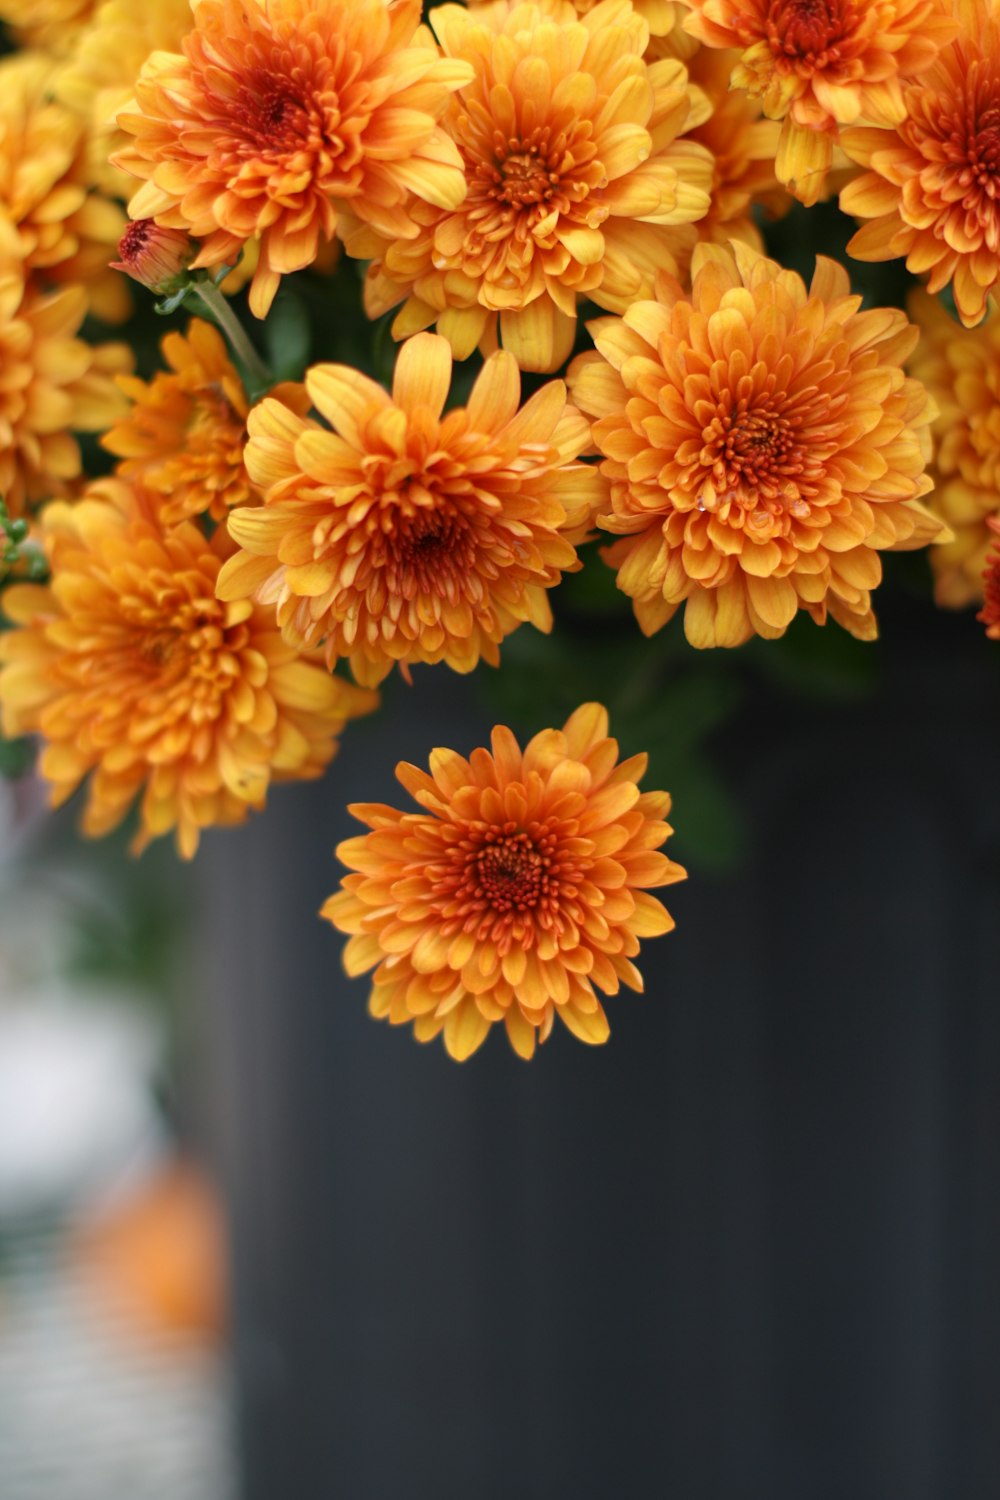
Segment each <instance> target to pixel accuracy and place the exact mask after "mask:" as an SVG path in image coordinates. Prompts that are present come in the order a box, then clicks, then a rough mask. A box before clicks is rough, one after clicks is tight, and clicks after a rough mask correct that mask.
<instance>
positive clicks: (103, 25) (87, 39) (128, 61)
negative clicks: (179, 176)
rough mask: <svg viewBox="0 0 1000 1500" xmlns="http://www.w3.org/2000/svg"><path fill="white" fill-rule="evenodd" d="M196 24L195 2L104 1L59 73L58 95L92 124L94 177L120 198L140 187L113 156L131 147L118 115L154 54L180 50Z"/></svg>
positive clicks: (90, 151) (91, 173) (90, 162)
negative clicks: (144, 65)
mask: <svg viewBox="0 0 1000 1500" xmlns="http://www.w3.org/2000/svg"><path fill="white" fill-rule="evenodd" d="M0 3H2V0H0ZM193 24H194V23H193V18H192V15H191V0H153V3H152V4H146V5H142V4H136V0H104V3H103V4H101V5H98V6H97V9H96V10H95V12H94V15H93V17H92V18H91V20H90V22H89V23H88V25H87V26H86V27H85V28H84V29H83V31H82V32H81V34H80V37H79V39H78V41H77V44H76V46H75V47H74V49H73V52H72V54H71V56H70V57H68V58H67V60H66V62H65V64H64V65H63V67H61V68H60V70H59V72H58V73H57V75H56V78H55V80H54V88H55V91H56V94H57V96H58V97H59V99H61V100H62V101H63V103H65V104H67V105H69V107H70V108H71V109H73V110H74V111H75V112H76V114H77V115H79V116H80V118H81V119H82V120H84V121H85V123H86V128H87V139H88V172H89V176H90V180H91V181H92V182H93V183H94V184H95V186H98V187H100V188H101V189H102V190H103V191H104V192H106V193H109V194H111V195H112V196H114V197H116V198H127V197H128V196H129V194H130V193H132V192H134V190H135V179H134V178H133V177H130V176H129V174H128V173H127V172H123V171H121V169H120V168H118V167H115V166H112V164H111V162H110V161H109V160H108V158H109V157H110V156H111V154H112V152H114V151H121V150H123V149H124V148H125V147H126V146H127V145H128V136H127V135H126V134H125V133H124V131H122V130H120V129H119V127H118V125H117V123H116V121H117V116H118V114H119V112H120V111H121V110H123V109H124V108H125V107H126V106H127V105H128V103H129V102H130V100H131V99H132V98H133V97H134V95H135V86H136V82H137V80H138V77H139V74H140V73H141V72H142V66H143V63H144V62H145V61H146V59H147V58H148V57H149V56H150V54H151V53H153V52H175V53H176V52H179V51H180V49H181V42H182V40H183V38H184V37H185V36H186V35H187V33H188V32H189V31H190V30H191V27H192V25H193Z"/></svg>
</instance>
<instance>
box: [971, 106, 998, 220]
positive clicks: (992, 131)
mask: <svg viewBox="0 0 1000 1500" xmlns="http://www.w3.org/2000/svg"><path fill="white" fill-rule="evenodd" d="M976 123H977V127H978V128H977V130H976V133H975V135H974V136H973V137H972V139H971V140H970V142H969V164H970V166H971V167H972V169H973V174H974V176H975V179H976V182H977V184H978V186H979V187H980V188H982V189H983V191H984V192H986V193H988V194H989V196H990V197H991V198H993V197H996V195H997V190H998V187H1000V105H996V104H994V105H991V107H990V108H989V109H985V110H984V111H983V113H982V114H981V115H980V117H979V119H978V121H977V122H976Z"/></svg>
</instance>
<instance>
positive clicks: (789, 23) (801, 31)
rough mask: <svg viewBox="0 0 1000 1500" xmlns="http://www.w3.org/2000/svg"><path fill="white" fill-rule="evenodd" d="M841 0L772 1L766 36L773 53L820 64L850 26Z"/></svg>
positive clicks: (841, 39) (840, 40) (826, 60)
mask: <svg viewBox="0 0 1000 1500" xmlns="http://www.w3.org/2000/svg"><path fill="white" fill-rule="evenodd" d="M846 10H847V6H846V5H845V4H844V0H790V3H789V0H771V5H770V7H769V9H768V15H767V38H768V41H769V42H770V44H771V51H772V52H773V53H774V54H775V55H776V56H785V57H790V58H795V59H797V60H803V59H808V60H809V61H810V62H812V63H814V64H815V65H816V66H822V65H824V64H825V63H827V62H828V61H830V60H831V59H830V58H829V57H828V56H827V54H828V53H829V52H830V51H831V50H833V49H835V48H836V47H837V45H838V43H840V42H842V41H843V40H844V38H845V35H846V33H847V31H848V29H849V23H850V17H849V15H845V11H846Z"/></svg>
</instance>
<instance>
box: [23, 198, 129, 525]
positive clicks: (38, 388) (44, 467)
mask: <svg viewBox="0 0 1000 1500" xmlns="http://www.w3.org/2000/svg"><path fill="white" fill-rule="evenodd" d="M0 241H6V242H7V244H8V246H15V245H16V235H15V232H14V230H13V228H12V227H11V226H10V225H9V224H4V222H3V221H0ZM86 312H87V295H86V293H85V292H84V290H83V288H82V287H71V286H67V287H63V288H62V290H61V291H58V292H53V293H51V294H50V295H48V296H43V295H41V294H40V293H39V292H37V291H35V290H33V289H32V288H30V287H27V288H26V287H25V282H24V271H23V268H22V266H21V264H20V262H19V261H18V260H17V259H16V258H14V257H13V256H11V255H10V254H8V255H7V256H3V254H2V253H0V495H2V496H3V498H4V501H5V503H6V505H7V509H8V511H9V512H10V514H11V515H15V516H16V515H20V514H22V513H23V512H24V510H25V508H26V506H27V505H28V504H30V503H31V502H33V501H37V500H47V499H49V498H51V497H52V496H54V495H66V494H68V493H70V491H71V489H72V488H73V483H74V481H75V480H78V479H79V477H80V471H81V461H80V448H79V444H78V443H77V441H76V439H75V438H74V437H73V436H72V434H73V433H74V432H101V431H103V430H104V428H105V427H107V426H108V424H109V423H110V422H113V421H114V419H115V418H116V417H117V416H119V415H120V413H121V412H122V411H123V410H124V407H125V399H124V397H123V396H122V394H121V392H120V391H119V390H118V388H117V386H116V384H115V380H114V376H115V375H116V374H118V373H123V372H125V371H127V370H129V369H131V364H132V360H131V355H130V353H129V351H128V349H127V348H126V347H125V345H123V344H101V345H97V346H94V345H91V344H86V343H84V342H83V340H82V339H78V338H76V337H75V335H76V333H77V332H78V330H79V328H80V325H81V323H82V322H83V319H84V317H85V315H86Z"/></svg>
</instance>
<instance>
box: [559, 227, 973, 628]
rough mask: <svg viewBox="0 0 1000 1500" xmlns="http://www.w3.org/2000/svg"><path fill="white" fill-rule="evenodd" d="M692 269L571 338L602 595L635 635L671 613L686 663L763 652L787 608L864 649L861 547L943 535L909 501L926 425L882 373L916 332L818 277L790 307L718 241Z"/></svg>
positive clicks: (758, 269) (903, 381)
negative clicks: (627, 616) (587, 434)
mask: <svg viewBox="0 0 1000 1500" xmlns="http://www.w3.org/2000/svg"><path fill="white" fill-rule="evenodd" d="M693 265H694V284H693V289H692V291H691V293H690V295H687V294H686V293H685V292H684V291H682V289H681V287H680V286H679V285H678V284H677V283H676V282H674V281H672V280H671V279H670V278H666V277H665V278H663V279H662V281H661V283H660V286H659V288H658V300H657V301H655V302H639V303H637V304H636V305H635V306H634V307H632V308H630V309H629V311H628V312H627V313H626V315H625V317H624V319H617V318H606V319H599V320H598V321H597V322H596V323H593V324H591V325H590V326H591V329H592V332H593V334H594V339H595V342H596V344H597V348H598V350H599V351H600V352H599V353H597V354H591V355H583V356H581V357H580V358H579V359H578V360H577V361H576V363H575V364H574V366H573V367H571V369H570V374H569V382H570V389H571V391H572V394H573V397H574V399H575V400H576V401H577V403H578V404H579V406H580V407H581V408H582V409H583V411H585V412H587V413H589V414H591V415H593V416H595V417H597V418H599V420H598V421H597V422H596V423H595V425H594V440H595V442H596V443H597V446H598V448H599V449H600V451H601V452H602V453H603V454H604V455H605V456H606V457H605V462H604V463H603V464H602V468H603V470H604V473H605V474H606V475H607V477H608V479H609V480H610V482H611V511H610V513H609V514H608V515H605V516H601V517H599V518H598V519H599V524H600V525H601V526H603V527H605V528H606V529H607V530H608V531H612V532H618V533H622V534H623V535H622V540H621V541H619V542H616V543H615V544H614V546H612V547H610V548H609V549H608V551H607V553H606V557H607V560H608V562H609V563H610V564H611V565H612V567H615V568H617V569H618V586H619V588H621V589H622V590H624V592H625V593H626V594H628V595H630V597H631V598H632V599H633V601H634V605H635V612H636V615H637V617H638V620H639V623H640V625H641V626H642V628H643V630H644V631H646V633H647V634H651V633H652V632H653V631H655V630H658V629H659V628H660V627H661V626H662V625H664V624H665V623H666V622H667V620H669V619H670V618H671V616H672V615H673V614H674V613H675V611H676V610H677V609H678V607H679V606H680V605H681V604H682V603H683V602H684V601H685V600H686V601H687V608H686V610H685V615H684V628H685V632H686V634H687V637H688V640H689V641H690V642H691V644H692V645H694V646H738V645H740V644H741V643H742V642H743V641H745V640H747V639H749V637H750V636H752V635H753V634H754V633H755V632H756V633H757V634H758V635H762V636H769V637H774V636H779V635H782V634H783V632H784V631H785V629H786V627H787V626H788V624H789V623H790V622H791V620H792V619H793V618H794V616H795V614H796V612H797V611H798V610H799V609H806V610H808V612H809V614H810V615H811V616H812V618H813V619H814V620H815V621H816V622H817V624H824V623H825V621H826V618H827V613H828V612H829V613H830V614H831V615H832V616H833V618H834V619H835V620H837V621H839V623H840V624H841V625H843V626H844V627H845V628H846V629H847V630H849V631H850V632H851V634H852V635H856V636H860V637H861V638H862V639H870V638H872V637H873V636H874V635H875V633H876V626H875V617H874V615H873V614H872V610H871V601H870V593H869V591H870V590H871V589H872V588H874V587H875V585H876V584H877V583H878V582H879V580H880V577H881V564H880V561H879V556H878V550H877V549H880V548H909V547H918V546H922V545H923V544H924V543H925V542H927V541H929V540H931V539H933V538H934V537H935V536H937V535H938V534H939V532H941V531H942V530H943V529H944V528H942V527H941V525H940V523H939V522H938V521H937V520H936V518H934V517H933V516H932V515H931V514H930V512H929V511H927V510H925V509H924V507H923V506H922V505H920V504H919V502H918V498H917V497H918V496H920V495H923V494H926V493H927V491H928V490H929V489H930V488H931V481H930V480H929V479H928V478H927V477H926V475H925V473H924V469H925V466H926V464H927V461H928V459H929V457H930V421H931V417H932V414H933V408H932V405H931V402H930V399H929V397H928V396H927V393H926V392H925V391H924V389H923V387H922V386H921V385H919V384H918V382H917V381H915V380H908V379H907V378H906V377H905V375H904V373H903V370H902V360H903V359H904V358H905V357H906V355H907V354H908V353H909V352H910V350H911V349H912V348H913V345H914V343H915V342H916V338H917V330H916V329H915V328H911V327H910V325H909V324H908V323H907V321H906V318H905V317H904V315H903V314H902V313H901V312H897V311H895V310H894V309H875V310H873V311H870V312H861V311H860V307H861V298H860V297H854V296H851V294H850V284H849V282H848V278H847V272H846V271H845V270H844V269H843V267H841V266H838V265H837V264H836V263H835V262H833V261H829V260H824V259H821V260H819V262H818V263H817V268H816V274H815V276H814V277H813V280H812V284H811V286H810V287H809V288H808V290H807V289H806V286H805V284H804V283H803V281H802V280H801V278H800V277H799V276H796V275H795V274H794V273H793V272H791V271H784V270H782V269H781V267H780V266H778V265H776V264H775V263H774V262H773V261H769V260H765V259H764V258H763V257H761V256H759V255H757V254H756V252H755V251H753V250H751V249H750V248H749V247H748V246H744V245H742V244H739V243H738V242H734V245H733V251H732V253H731V252H729V251H726V250H723V249H721V248H720V247H719V246H716V245H707V244H706V245H699V247H698V249H697V250H696V251H695V256H694V262H693Z"/></svg>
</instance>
